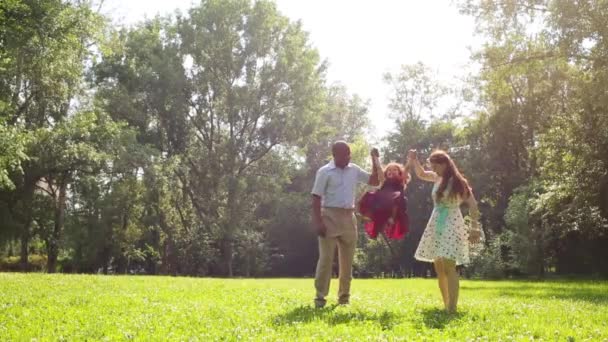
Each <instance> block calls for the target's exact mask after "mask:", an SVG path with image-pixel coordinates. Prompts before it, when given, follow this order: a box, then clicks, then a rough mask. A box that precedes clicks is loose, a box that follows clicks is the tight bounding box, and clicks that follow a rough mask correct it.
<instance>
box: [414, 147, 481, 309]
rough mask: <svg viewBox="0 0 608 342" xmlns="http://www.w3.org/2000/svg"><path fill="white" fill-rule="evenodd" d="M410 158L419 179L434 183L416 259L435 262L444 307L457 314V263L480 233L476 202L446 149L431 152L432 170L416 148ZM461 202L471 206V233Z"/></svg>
mask: <svg viewBox="0 0 608 342" xmlns="http://www.w3.org/2000/svg"><path fill="white" fill-rule="evenodd" d="M408 159H409V164H410V165H412V167H414V171H415V173H416V175H417V176H418V178H420V179H422V180H424V181H427V182H433V183H434V186H433V191H432V197H433V203H434V209H433V213H432V214H431V218H430V219H429V222H428V224H427V227H426V229H425V231H424V233H423V235H422V238H421V239H420V244H419V245H418V249H417V250H416V254H415V258H416V259H417V260H420V261H427V262H432V263H433V264H434V266H435V271H436V273H437V279H438V280H439V289H440V290H441V297H442V298H443V303H444V305H445V309H446V310H447V311H448V312H449V313H455V312H456V307H457V305H458V290H459V280H458V272H457V271H456V266H457V265H462V264H467V263H468V262H469V242H470V243H477V242H479V239H480V236H481V232H480V230H479V223H478V219H479V210H478V208H477V202H476V201H475V197H474V196H473V192H472V190H471V188H470V187H469V183H468V182H467V180H466V179H465V178H464V177H463V176H462V174H461V173H460V171H458V168H457V167H456V164H454V161H453V160H452V159H451V158H450V156H449V155H448V154H447V153H446V152H444V151H435V152H433V153H432V154H431V156H430V158H429V162H430V166H431V169H432V171H425V170H424V169H423V168H422V166H421V165H420V162H418V158H417V156H416V151H413V150H412V151H410V152H409V153H408ZM462 203H466V204H467V205H468V207H469V214H470V216H471V219H472V220H471V226H472V229H471V231H470V232H469V231H468V228H467V226H466V224H465V222H464V218H463V217H462V213H461V212H460V205H461V204H462Z"/></svg>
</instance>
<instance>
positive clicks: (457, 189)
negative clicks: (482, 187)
mask: <svg viewBox="0 0 608 342" xmlns="http://www.w3.org/2000/svg"><path fill="white" fill-rule="evenodd" d="M429 161H430V162H431V163H433V164H444V165H446V168H445V172H444V174H443V175H442V179H441V184H439V189H437V198H438V199H441V198H442V197H443V193H444V192H445V189H446V188H447V187H448V182H449V181H450V179H453V181H452V189H451V191H450V193H449V194H448V197H454V196H456V195H460V197H461V198H467V197H468V196H469V194H470V193H471V188H470V187H469V182H468V181H467V179H466V178H464V176H463V175H462V174H461V173H460V171H459V170H458V168H457V167H456V164H455V163H454V161H453V160H452V158H450V156H449V155H448V154H447V153H446V152H445V151H441V150H437V151H435V152H433V153H431V156H430V157H429Z"/></svg>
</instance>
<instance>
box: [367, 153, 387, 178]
mask: <svg viewBox="0 0 608 342" xmlns="http://www.w3.org/2000/svg"><path fill="white" fill-rule="evenodd" d="M371 156H372V174H371V175H370V176H369V180H368V182H367V184H369V185H371V186H378V185H380V184H381V183H382V182H384V172H383V171H382V165H381V164H380V153H378V149H376V148H373V149H372V152H371Z"/></svg>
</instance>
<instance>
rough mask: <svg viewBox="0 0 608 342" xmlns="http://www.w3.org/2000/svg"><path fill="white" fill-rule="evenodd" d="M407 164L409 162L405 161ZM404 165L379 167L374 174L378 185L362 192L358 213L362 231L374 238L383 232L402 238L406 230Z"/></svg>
mask: <svg viewBox="0 0 608 342" xmlns="http://www.w3.org/2000/svg"><path fill="white" fill-rule="evenodd" d="M408 163H409V161H408ZM408 165H409V164H406V167H403V166H401V165H400V164H398V163H390V164H388V165H387V166H386V168H385V169H384V172H382V170H381V169H380V170H379V171H378V175H379V178H380V182H381V183H382V186H381V187H380V189H378V190H375V191H368V192H366V193H365V194H364V195H363V197H361V200H360V202H359V213H360V214H361V216H362V217H363V220H364V221H365V231H366V232H367V235H369V237H370V238H372V239H375V238H376V237H378V233H381V232H384V234H385V236H386V237H388V238H391V239H402V238H404V237H405V235H406V234H407V232H408V230H409V229H408V215H407V198H406V197H405V188H406V186H407V183H408V182H409V180H410V175H409V173H407V172H406V170H407V166H408Z"/></svg>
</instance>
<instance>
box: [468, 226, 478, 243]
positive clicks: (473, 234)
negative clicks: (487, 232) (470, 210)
mask: <svg viewBox="0 0 608 342" xmlns="http://www.w3.org/2000/svg"><path fill="white" fill-rule="evenodd" d="M480 241H481V231H480V230H479V228H476V229H473V230H471V231H470V232H469V242H470V243H472V244H476V243H479V242H480Z"/></svg>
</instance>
